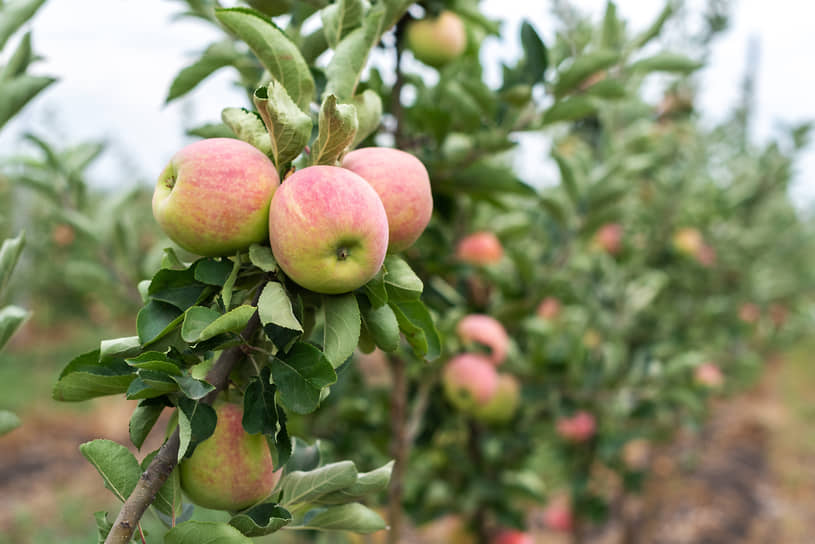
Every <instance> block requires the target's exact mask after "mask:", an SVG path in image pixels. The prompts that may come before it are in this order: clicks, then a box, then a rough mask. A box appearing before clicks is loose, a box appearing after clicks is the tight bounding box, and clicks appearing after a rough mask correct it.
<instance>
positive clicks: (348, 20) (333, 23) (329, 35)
mask: <svg viewBox="0 0 815 544" xmlns="http://www.w3.org/2000/svg"><path fill="white" fill-rule="evenodd" d="M364 14H365V5H364V4H363V2H362V0H338V1H337V2H335V3H333V4H331V5H329V6H328V7H326V8H324V9H322V10H320V19H322V22H323V33H325V39H326V41H327V42H328V45H329V47H331V48H332V49H334V48H335V47H337V44H338V43H339V42H340V40H341V39H342V38H343V37H344V36H345V35H346V34H347V33H348V32H349V31H350V30H353V29H354V28H356V27H358V26H359V25H360V24H362V16H363V15H364Z"/></svg>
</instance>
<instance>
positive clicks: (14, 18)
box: [0, 0, 45, 96]
mask: <svg viewBox="0 0 815 544" xmlns="http://www.w3.org/2000/svg"><path fill="white" fill-rule="evenodd" d="M44 3H45V0H17V1H15V2H8V3H5V4H3V3H0V49H3V46H5V45H6V42H7V41H8V39H9V38H10V37H11V35H12V34H14V33H15V32H17V30H19V28H20V27H21V26H23V24H25V22H26V21H28V20H29V19H30V18H31V17H33V16H34V14H35V13H36V12H37V10H38V9H40V6H42V5H43V4H44ZM0 96H3V94H2V93H0Z"/></svg>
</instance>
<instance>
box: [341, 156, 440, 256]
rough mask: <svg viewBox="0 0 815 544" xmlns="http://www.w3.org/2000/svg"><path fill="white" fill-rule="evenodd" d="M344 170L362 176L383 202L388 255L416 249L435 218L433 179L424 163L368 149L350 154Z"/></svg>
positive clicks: (412, 157)
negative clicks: (414, 243) (387, 228)
mask: <svg viewBox="0 0 815 544" xmlns="http://www.w3.org/2000/svg"><path fill="white" fill-rule="evenodd" d="M342 167H343V168H347V169H348V170H350V171H352V172H354V173H355V174H358V175H360V176H361V177H362V178H363V179H365V181H367V182H368V183H370V184H371V186H372V187H373V188H374V190H375V191H376V192H377V194H378V195H379V198H381V199H382V204H384V206H385V213H386V214H387V215H388V226H389V228H390V232H389V237H388V252H389V253H398V252H400V251H404V250H405V249H407V248H409V247H410V246H412V245H413V242H415V241H416V240H417V239H418V238H419V236H420V235H421V234H422V232H424V229H425V227H427V224H428V223H429V222H430V216H431V215H432V214H433V195H432V193H431V191H430V177H429V176H428V175H427V169H426V168H425V167H424V165H423V164H422V162H421V161H420V160H419V159H417V158H416V157H414V156H413V155H411V154H410V153H405V152H404V151H400V150H398V149H391V148H387V147H365V148H362V149H357V150H354V151H351V152H350V153H348V154H347V155H346V156H345V158H343V160H342Z"/></svg>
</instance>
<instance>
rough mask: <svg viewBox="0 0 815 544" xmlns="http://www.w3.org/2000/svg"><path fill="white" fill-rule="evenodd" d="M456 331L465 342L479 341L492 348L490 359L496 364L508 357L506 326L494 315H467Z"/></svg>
mask: <svg viewBox="0 0 815 544" xmlns="http://www.w3.org/2000/svg"><path fill="white" fill-rule="evenodd" d="M456 333H457V334H458V336H459V338H461V340H462V341H463V342H464V343H465V344H466V343H469V342H477V343H479V344H483V345H485V346H487V347H488V348H490V360H491V361H492V363H493V364H494V365H496V366H497V365H500V364H501V363H503V362H504V359H506V357H507V348H508V347H509V336H508V335H507V331H506V329H504V326H503V325H501V323H500V322H499V321H498V320H497V319H495V318H494V317H491V316H488V315H484V314H470V315H466V316H464V317H463V318H461V320H460V321H459V322H458V325H456Z"/></svg>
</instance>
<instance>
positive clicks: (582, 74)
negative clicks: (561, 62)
mask: <svg viewBox="0 0 815 544" xmlns="http://www.w3.org/2000/svg"><path fill="white" fill-rule="evenodd" d="M619 60H620V54H619V53H618V52H616V51H609V50H605V49H600V50H598V51H592V52H590V53H586V54H585V55H582V56H580V57H577V58H576V59H575V61H574V62H573V63H572V64H571V66H569V67H568V68H566V69H565V70H563V71H561V72H560V74H559V76H558V80H557V83H555V88H554V92H555V97H558V98H559V97H562V96H563V95H565V94H567V93H569V92H571V91H573V90H575V88H577V86H578V85H580V84H581V83H583V81H584V80H585V79H586V78H587V77H589V76H590V75H592V74H594V73H595V72H597V71H599V70H605V69H606V68H610V67H611V66H614V65H615V64H617V62H618V61H619ZM555 106H557V103H556V104H555Z"/></svg>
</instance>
